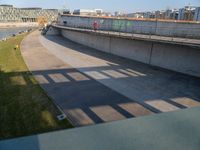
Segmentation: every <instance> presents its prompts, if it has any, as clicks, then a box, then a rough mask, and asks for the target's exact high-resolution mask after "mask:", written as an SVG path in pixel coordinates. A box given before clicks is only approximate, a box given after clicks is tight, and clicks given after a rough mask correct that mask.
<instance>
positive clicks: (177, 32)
mask: <svg viewBox="0 0 200 150" xmlns="http://www.w3.org/2000/svg"><path fill="white" fill-rule="evenodd" d="M94 21H97V22H98V23H99V26H100V27H99V29H101V30H108V31H117V32H119V31H120V32H126V33H138V34H151V35H161V36H173V37H184V38H197V39H200V23H198V22H179V21H155V20H131V19H118V18H103V17H85V16H72V15H61V16H60V17H59V18H58V22H59V24H60V25H66V26H68V27H79V28H87V29H92V24H93V22H94Z"/></svg>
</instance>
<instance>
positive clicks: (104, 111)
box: [90, 106, 126, 122]
mask: <svg viewBox="0 0 200 150" xmlns="http://www.w3.org/2000/svg"><path fill="white" fill-rule="evenodd" d="M90 109H91V110H92V111H93V112H94V113H95V114H96V115H97V116H99V117H100V118H101V119H102V120H103V121H105V122H108V121H115V120H122V119H125V118H126V117H124V116H123V115H121V114H120V113H119V112H118V111H116V110H115V109H114V108H112V107H111V106H96V107H90Z"/></svg>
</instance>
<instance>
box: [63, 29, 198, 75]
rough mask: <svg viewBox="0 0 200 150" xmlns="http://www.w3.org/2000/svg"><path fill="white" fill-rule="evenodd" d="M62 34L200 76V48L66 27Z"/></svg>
mask: <svg viewBox="0 0 200 150" xmlns="http://www.w3.org/2000/svg"><path fill="white" fill-rule="evenodd" d="M61 34H62V36H64V37H65V38H67V39H70V40H72V41H74V42H77V43H80V44H83V45H86V46H89V47H92V48H95V49H97V50H100V51H103V52H107V53H111V54H114V55H118V56H121V57H124V58H129V59H132V60H136V61H139V62H142V63H145V64H149V65H153V66H157V67H162V68H166V69H169V70H174V71H177V72H181V73H185V74H189V75H193V76H197V77H200V59H199V58H200V50H199V49H197V48H192V47H189V46H181V45H173V44H165V43H156V42H151V41H142V40H131V39H123V38H120V37H119V38H116V37H112V36H103V35H97V34H90V33H84V32H78V31H71V30H65V29H62V30H61Z"/></svg>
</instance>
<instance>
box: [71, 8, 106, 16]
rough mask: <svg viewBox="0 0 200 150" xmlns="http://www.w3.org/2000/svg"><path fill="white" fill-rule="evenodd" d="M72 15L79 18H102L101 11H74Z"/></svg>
mask: <svg viewBox="0 0 200 150" xmlns="http://www.w3.org/2000/svg"><path fill="white" fill-rule="evenodd" d="M73 14H74V15H81V16H102V15H103V14H104V13H103V10H102V9H75V10H74V12H73Z"/></svg>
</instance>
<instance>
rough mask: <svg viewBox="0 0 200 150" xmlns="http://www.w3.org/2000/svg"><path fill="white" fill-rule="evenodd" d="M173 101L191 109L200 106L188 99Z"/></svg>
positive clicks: (181, 98)
mask: <svg viewBox="0 0 200 150" xmlns="http://www.w3.org/2000/svg"><path fill="white" fill-rule="evenodd" d="M171 100H172V101H174V102H176V103H178V104H181V105H183V106H186V107H189V108H190V107H196V106H200V102H198V101H195V100H193V99H191V98H188V97H180V98H173V99H171Z"/></svg>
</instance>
